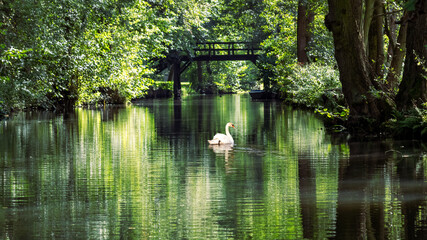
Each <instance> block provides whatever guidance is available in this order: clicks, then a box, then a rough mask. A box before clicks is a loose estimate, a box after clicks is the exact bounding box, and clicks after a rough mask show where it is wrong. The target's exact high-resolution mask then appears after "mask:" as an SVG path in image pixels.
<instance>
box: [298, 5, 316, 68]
mask: <svg viewBox="0 0 427 240" xmlns="http://www.w3.org/2000/svg"><path fill="white" fill-rule="evenodd" d="M313 20H314V13H313V12H312V11H310V10H308V9H307V3H304V2H303V0H299V1H298V20H297V57H298V62H300V63H302V64H305V63H308V61H309V59H308V54H307V52H308V43H309V42H310V38H311V36H310V35H311V34H310V24H311V23H312V22H313Z"/></svg>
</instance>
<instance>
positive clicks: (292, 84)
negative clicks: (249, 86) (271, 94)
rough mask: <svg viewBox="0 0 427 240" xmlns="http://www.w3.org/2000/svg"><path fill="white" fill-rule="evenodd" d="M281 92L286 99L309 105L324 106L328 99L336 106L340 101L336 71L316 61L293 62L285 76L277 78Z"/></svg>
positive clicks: (339, 87) (339, 85) (339, 84)
mask: <svg viewBox="0 0 427 240" xmlns="http://www.w3.org/2000/svg"><path fill="white" fill-rule="evenodd" d="M279 79H280V80H279V84H280V85H281V86H282V87H281V89H280V90H281V92H282V93H283V94H284V95H285V96H287V100H288V101H291V102H294V103H296V104H300V105H305V106H309V107H318V106H324V104H325V102H326V101H327V100H328V101H329V102H330V103H328V104H333V106H332V107H336V106H337V105H338V103H339V102H340V101H341V98H342V96H341V93H340V89H341V83H340V81H339V76H338V71H336V70H335V69H332V68H331V67H329V66H325V65H321V64H318V63H313V64H309V65H306V66H300V65H299V64H295V65H293V66H292V71H291V73H290V75H288V76H287V77H282V78H279Z"/></svg>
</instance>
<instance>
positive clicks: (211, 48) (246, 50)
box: [194, 42, 261, 56]
mask: <svg viewBox="0 0 427 240" xmlns="http://www.w3.org/2000/svg"><path fill="white" fill-rule="evenodd" d="M196 45H197V47H196V48H194V53H195V54H196V56H197V55H208V56H215V55H230V56H233V55H256V54H257V53H258V51H260V50H261V48H260V47H259V43H254V42H198V43H196Z"/></svg>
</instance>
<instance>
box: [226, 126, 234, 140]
mask: <svg viewBox="0 0 427 240" xmlns="http://www.w3.org/2000/svg"><path fill="white" fill-rule="evenodd" d="M228 127H229V126H228V125H227V126H225V134H226V135H227V137H229V138H231V141H233V142H234V139H233V137H232V136H231V134H230V130H228Z"/></svg>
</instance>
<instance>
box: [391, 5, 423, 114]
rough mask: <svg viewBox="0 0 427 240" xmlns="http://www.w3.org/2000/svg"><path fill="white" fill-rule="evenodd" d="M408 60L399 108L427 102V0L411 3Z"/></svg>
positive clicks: (407, 45) (397, 97)
mask: <svg viewBox="0 0 427 240" xmlns="http://www.w3.org/2000/svg"><path fill="white" fill-rule="evenodd" d="M407 7H408V8H409V9H408V10H410V11H409V13H408V14H409V17H408V18H407V19H406V21H407V22H408V30H407V31H408V35H407V40H406V49H407V54H406V60H405V67H404V72H403V78H402V83H401V84H400V87H399V92H398V94H397V96H396V102H397V104H398V108H399V109H401V110H408V109H411V108H413V104H416V105H418V106H419V105H421V104H422V103H425V102H427V67H426V61H427V0H415V1H409V2H408V4H407Z"/></svg>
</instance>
